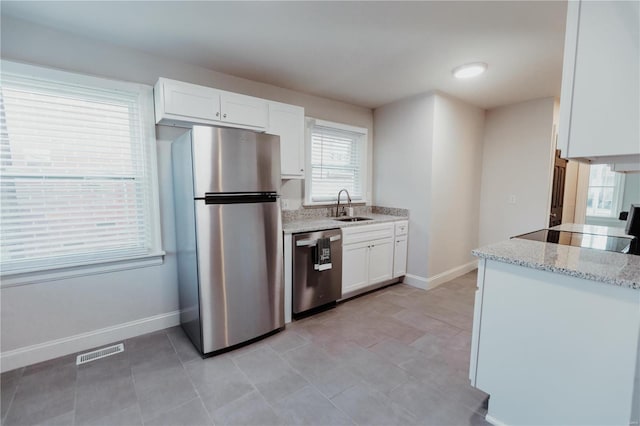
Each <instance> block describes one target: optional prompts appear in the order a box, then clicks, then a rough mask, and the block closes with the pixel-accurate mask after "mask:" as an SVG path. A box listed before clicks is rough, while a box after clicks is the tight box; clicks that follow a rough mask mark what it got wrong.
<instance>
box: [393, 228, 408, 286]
mask: <svg viewBox="0 0 640 426" xmlns="http://www.w3.org/2000/svg"><path fill="white" fill-rule="evenodd" d="M406 274H407V236H406V235H401V236H398V237H396V238H395V247H394V251H393V277H394V278H396V277H401V276H403V275H406Z"/></svg>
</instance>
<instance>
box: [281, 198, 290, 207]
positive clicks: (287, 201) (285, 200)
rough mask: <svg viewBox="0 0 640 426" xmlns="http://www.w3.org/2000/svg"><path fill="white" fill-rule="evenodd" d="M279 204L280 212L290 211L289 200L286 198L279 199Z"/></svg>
mask: <svg viewBox="0 0 640 426" xmlns="http://www.w3.org/2000/svg"><path fill="white" fill-rule="evenodd" d="M280 204H281V205H282V210H291V200H290V199H288V198H281V199H280Z"/></svg>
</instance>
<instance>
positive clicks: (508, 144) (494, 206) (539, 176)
mask: <svg viewBox="0 0 640 426" xmlns="http://www.w3.org/2000/svg"><path fill="white" fill-rule="evenodd" d="M554 104H555V100H554V98H544V99H534V100H531V101H527V102H522V103H518V104H514V105H507V106H503V107H498V108H494V109H491V110H489V111H487V113H486V116H485V133H484V148H483V156H482V184H481V195H480V239H479V245H480V246H483V245H486V244H490V243H494V242H498V241H501V240H505V239H508V238H510V237H512V236H514V235H518V234H522V233H525V232H530V231H535V230H536V229H541V228H546V227H547V226H548V224H549V200H550V190H551V179H552V176H551V160H552V155H553V148H554V146H553V143H552V133H553V115H554ZM511 196H515V204H510V203H509V197H511Z"/></svg>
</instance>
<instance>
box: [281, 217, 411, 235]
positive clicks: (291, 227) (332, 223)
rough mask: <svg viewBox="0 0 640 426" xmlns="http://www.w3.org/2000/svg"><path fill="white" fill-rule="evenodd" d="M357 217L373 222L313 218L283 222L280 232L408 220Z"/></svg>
mask: <svg viewBox="0 0 640 426" xmlns="http://www.w3.org/2000/svg"><path fill="white" fill-rule="evenodd" d="M357 216H362V217H370V218H371V219H373V220H363V221H361V222H340V221H337V220H335V219H334V218H332V217H314V218H308V219H297V220H292V221H283V223H282V230H283V231H284V233H285V234H296V233H298V232H313V231H321V230H325V229H334V228H346V227H351V226H363V225H373V224H376V223H385V222H397V221H400V220H408V219H409V218H408V217H406V216H391V215H387V214H378V213H365V214H361V215H357Z"/></svg>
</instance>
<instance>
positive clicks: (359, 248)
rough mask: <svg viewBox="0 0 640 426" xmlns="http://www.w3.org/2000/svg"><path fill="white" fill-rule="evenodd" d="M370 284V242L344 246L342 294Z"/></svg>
mask: <svg viewBox="0 0 640 426" xmlns="http://www.w3.org/2000/svg"><path fill="white" fill-rule="evenodd" d="M367 284H369V243H368V242H366V243H356V244H346V245H344V246H343V247H342V295H343V296H344V294H345V293H347V292H349V291H353V290H357V289H359V288H362V287H365V286H366V285H367Z"/></svg>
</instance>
